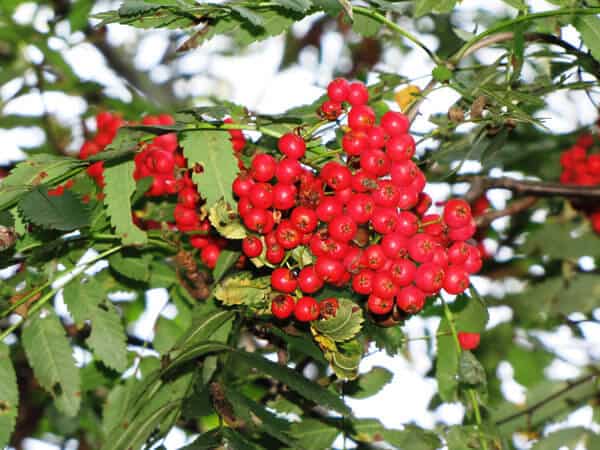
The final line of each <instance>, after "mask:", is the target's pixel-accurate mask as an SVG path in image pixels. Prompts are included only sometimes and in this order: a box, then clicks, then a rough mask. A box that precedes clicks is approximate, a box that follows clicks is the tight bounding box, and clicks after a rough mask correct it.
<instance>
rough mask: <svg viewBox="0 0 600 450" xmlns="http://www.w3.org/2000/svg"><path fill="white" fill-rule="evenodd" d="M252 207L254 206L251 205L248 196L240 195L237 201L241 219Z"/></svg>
mask: <svg viewBox="0 0 600 450" xmlns="http://www.w3.org/2000/svg"><path fill="white" fill-rule="evenodd" d="M253 208H254V206H252V202H251V201H250V199H249V198H248V197H242V198H240V200H239V201H238V208H237V209H238V214H239V215H240V217H241V218H242V219H243V218H244V217H245V216H246V214H247V213H248V211H250V210H252V209H253Z"/></svg>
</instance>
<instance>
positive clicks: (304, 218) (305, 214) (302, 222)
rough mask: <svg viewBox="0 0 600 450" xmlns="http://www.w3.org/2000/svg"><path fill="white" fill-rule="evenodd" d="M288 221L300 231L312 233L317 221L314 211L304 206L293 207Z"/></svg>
mask: <svg viewBox="0 0 600 450" xmlns="http://www.w3.org/2000/svg"><path fill="white" fill-rule="evenodd" d="M290 221H291V222H292V224H293V225H294V226H295V227H296V228H297V229H298V230H300V231H301V232H302V233H312V232H313V231H314V230H315V228H317V224H318V222H319V220H318V218H317V214H316V213H315V211H313V210H312V209H310V208H308V207H306V206H298V207H296V208H294V210H293V211H292V213H291V215H290Z"/></svg>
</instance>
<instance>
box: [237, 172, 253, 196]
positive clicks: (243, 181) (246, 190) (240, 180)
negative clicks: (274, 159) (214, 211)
mask: <svg viewBox="0 0 600 450" xmlns="http://www.w3.org/2000/svg"><path fill="white" fill-rule="evenodd" d="M252 186H254V180H252V178H249V177H247V176H243V175H240V176H238V177H237V178H236V179H235V180H233V185H232V189H233V193H234V194H235V195H237V196H238V197H240V198H241V197H246V196H248V195H250V190H251V189H252Z"/></svg>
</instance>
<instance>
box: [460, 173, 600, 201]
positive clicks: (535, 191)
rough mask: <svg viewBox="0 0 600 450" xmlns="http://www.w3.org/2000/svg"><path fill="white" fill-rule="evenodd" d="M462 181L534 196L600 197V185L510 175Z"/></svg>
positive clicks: (484, 187)
mask: <svg viewBox="0 0 600 450" xmlns="http://www.w3.org/2000/svg"><path fill="white" fill-rule="evenodd" d="M461 181H468V182H470V183H473V186H476V187H477V190H478V191H482V192H483V191H487V190H488V189H508V190H509V191H512V192H514V193H515V194H522V195H529V196H534V197H569V198H571V197H573V198H600V186H593V187H590V186H576V185H570V184H560V183H551V182H546V181H530V180H516V179H514V178H508V177H498V178H488V177H481V176H476V177H467V178H465V179H461ZM469 195H471V194H469Z"/></svg>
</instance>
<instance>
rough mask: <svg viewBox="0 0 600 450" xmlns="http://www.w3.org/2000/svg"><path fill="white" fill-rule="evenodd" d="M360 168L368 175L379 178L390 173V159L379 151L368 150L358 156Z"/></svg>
mask: <svg viewBox="0 0 600 450" xmlns="http://www.w3.org/2000/svg"><path fill="white" fill-rule="evenodd" d="M360 168H361V169H362V170H364V171H365V172H367V173H368V174H371V175H373V176H377V177H381V176H384V175H386V174H387V173H388V172H389V171H390V159H389V158H388V156H387V155H386V154H385V153H384V152H383V151H381V150H377V149H368V150H367V151H364V152H363V153H362V154H361V155H360Z"/></svg>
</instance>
